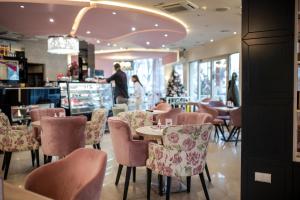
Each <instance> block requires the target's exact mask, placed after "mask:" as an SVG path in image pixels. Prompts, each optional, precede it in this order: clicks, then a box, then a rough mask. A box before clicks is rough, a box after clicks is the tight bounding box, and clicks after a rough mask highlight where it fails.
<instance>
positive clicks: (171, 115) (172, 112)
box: [156, 108, 181, 125]
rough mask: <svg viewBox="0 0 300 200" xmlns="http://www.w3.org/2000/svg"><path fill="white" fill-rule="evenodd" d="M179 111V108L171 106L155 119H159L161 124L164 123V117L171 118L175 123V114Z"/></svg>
mask: <svg viewBox="0 0 300 200" xmlns="http://www.w3.org/2000/svg"><path fill="white" fill-rule="evenodd" d="M180 113H181V108H173V109H171V110H169V111H168V112H166V113H162V114H159V115H157V116H156V121H157V122H158V120H160V122H161V124H163V125H165V124H166V119H172V123H173V124H177V116H178V115H179V114H180Z"/></svg>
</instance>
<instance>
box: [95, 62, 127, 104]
mask: <svg viewBox="0 0 300 200" xmlns="http://www.w3.org/2000/svg"><path fill="white" fill-rule="evenodd" d="M114 68H115V71H116V72H115V73H114V74H113V75H111V77H109V78H107V79H104V80H101V81H100V83H110V82H111V81H115V89H114V100H115V102H116V103H117V104H122V103H125V104H128V98H129V96H128V85H127V76H126V73H125V72H123V71H122V70H121V66H120V64H119V63H116V64H115V65H114Z"/></svg>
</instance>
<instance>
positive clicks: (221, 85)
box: [212, 58, 228, 102]
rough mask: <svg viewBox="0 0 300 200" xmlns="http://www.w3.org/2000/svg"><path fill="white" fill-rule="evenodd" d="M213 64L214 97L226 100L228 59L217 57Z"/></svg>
mask: <svg viewBox="0 0 300 200" xmlns="http://www.w3.org/2000/svg"><path fill="white" fill-rule="evenodd" d="M212 65H213V66H212V98H213V99H216V100H222V101H223V102H226V93H227V80H228V79H227V59H226V58H220V59H215V60H213V61H212Z"/></svg>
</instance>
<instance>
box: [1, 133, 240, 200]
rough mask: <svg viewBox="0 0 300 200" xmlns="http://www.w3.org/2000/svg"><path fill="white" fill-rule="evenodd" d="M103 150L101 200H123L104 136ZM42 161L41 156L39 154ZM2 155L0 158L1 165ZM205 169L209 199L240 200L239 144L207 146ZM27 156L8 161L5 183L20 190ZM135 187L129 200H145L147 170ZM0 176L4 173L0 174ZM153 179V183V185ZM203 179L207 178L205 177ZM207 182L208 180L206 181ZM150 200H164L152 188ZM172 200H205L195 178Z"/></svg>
mask: <svg viewBox="0 0 300 200" xmlns="http://www.w3.org/2000/svg"><path fill="white" fill-rule="evenodd" d="M101 146H102V150H103V151H105V152H107V153H108V164H107V169H106V177H105V180H104V185H103V190H102V196H101V199H103V200H119V199H122V195H123V186H124V181H125V180H124V179H125V170H124V169H123V172H122V176H121V179H120V182H119V185H118V186H117V187H116V186H115V185H114V181H115V177H116V172H117V167H118V165H117V163H116V162H115V160H114V154H113V150H112V145H111V140H110V135H109V134H105V136H104V138H103V142H102V144H101ZM40 156H41V159H40V160H41V161H42V153H40ZM2 159H3V154H2V155H0V160H1V161H2ZM207 163H208V167H209V170H210V174H211V179H212V182H211V183H209V182H208V181H207V182H206V183H207V188H208V192H209V195H210V198H211V199H214V200H219V199H220V200H239V199H240V170H241V164H240V163H241V144H240V143H239V144H238V146H237V147H235V145H234V143H224V142H222V141H221V140H220V141H218V142H216V141H211V142H210V144H209V150H208V158H207ZM32 170H33V169H32V166H31V157H30V152H21V153H14V154H13V156H12V160H11V166H10V171H9V174H8V180H7V182H9V183H12V184H14V185H17V186H18V187H23V184H24V181H25V177H26V175H27V174H28V173H30V172H31V171H32ZM136 175H137V180H136V183H133V182H130V185H129V190H128V198H127V199H128V200H145V199H146V169H145V168H137V172H136ZM1 176H3V172H2V174H1ZM156 177H157V176H153V182H154V183H155V182H156ZM205 177H206V176H205ZM206 180H207V178H206ZM151 199H155V200H160V199H161V200H162V199H165V196H163V197H160V196H159V195H158V193H157V192H156V190H155V188H153V190H152V192H151ZM171 199H173V200H198V199H205V196H204V193H203V190H202V186H201V183H200V179H199V177H198V176H194V177H193V178H192V186H191V193H189V194H187V193H186V192H181V193H172V194H171Z"/></svg>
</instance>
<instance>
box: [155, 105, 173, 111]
mask: <svg viewBox="0 0 300 200" xmlns="http://www.w3.org/2000/svg"><path fill="white" fill-rule="evenodd" d="M171 109H172V106H171V105H170V104H168V103H160V104H158V105H157V106H156V107H155V108H154V110H163V111H169V110H171Z"/></svg>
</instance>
